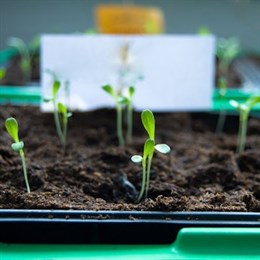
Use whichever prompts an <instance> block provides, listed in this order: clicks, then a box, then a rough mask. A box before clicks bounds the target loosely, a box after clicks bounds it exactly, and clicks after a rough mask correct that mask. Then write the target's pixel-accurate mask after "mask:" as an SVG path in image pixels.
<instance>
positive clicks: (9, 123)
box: [5, 117, 30, 193]
mask: <svg viewBox="0 0 260 260" xmlns="http://www.w3.org/2000/svg"><path fill="white" fill-rule="evenodd" d="M5 128H6V130H7V132H8V133H9V135H10V136H11V137H12V138H13V140H14V143H13V144H12V145H11V147H12V149H13V151H15V152H18V153H19V155H20V157H21V160H22V168H23V175H24V180H25V184H26V189H27V192H28V193H30V186H29V181H28V176H27V170H26V164H25V155H24V151H23V148H24V143H23V142H22V141H20V140H19V135H18V131H19V128H18V123H17V121H16V119H15V118H13V117H10V118H8V119H6V120H5Z"/></svg>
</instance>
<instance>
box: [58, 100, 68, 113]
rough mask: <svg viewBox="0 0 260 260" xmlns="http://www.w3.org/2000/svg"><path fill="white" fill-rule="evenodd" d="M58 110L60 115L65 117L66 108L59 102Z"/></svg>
mask: <svg viewBox="0 0 260 260" xmlns="http://www.w3.org/2000/svg"><path fill="white" fill-rule="evenodd" d="M58 110H59V112H60V113H62V114H64V115H67V112H68V110H67V107H66V106H65V105H64V104H62V103H60V102H59V103H58Z"/></svg>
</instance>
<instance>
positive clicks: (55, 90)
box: [52, 80, 60, 97]
mask: <svg viewBox="0 0 260 260" xmlns="http://www.w3.org/2000/svg"><path fill="white" fill-rule="evenodd" d="M59 89H60V81H59V80H54V82H53V85H52V96H53V97H56V95H57V93H58V91H59Z"/></svg>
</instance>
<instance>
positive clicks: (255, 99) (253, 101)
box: [246, 96, 260, 110]
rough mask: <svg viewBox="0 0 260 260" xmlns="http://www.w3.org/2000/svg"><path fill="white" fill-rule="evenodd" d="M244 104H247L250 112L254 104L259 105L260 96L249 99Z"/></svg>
mask: <svg viewBox="0 0 260 260" xmlns="http://www.w3.org/2000/svg"><path fill="white" fill-rule="evenodd" d="M246 103H247V104H248V107H249V109H250V110H251V109H252V108H253V107H254V106H255V105H256V104H258V103H260V96H253V97H251V98H249V99H248V100H247V101H246Z"/></svg>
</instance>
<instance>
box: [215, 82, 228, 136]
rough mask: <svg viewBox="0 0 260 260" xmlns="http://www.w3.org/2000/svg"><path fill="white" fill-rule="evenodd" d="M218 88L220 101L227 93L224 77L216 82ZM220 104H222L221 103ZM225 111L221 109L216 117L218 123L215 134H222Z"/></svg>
mask: <svg viewBox="0 0 260 260" xmlns="http://www.w3.org/2000/svg"><path fill="white" fill-rule="evenodd" d="M218 88H219V96H220V99H221V101H223V100H224V99H225V96H226V92H227V81H226V79H225V77H220V78H219V80H218ZM221 104H222V102H221ZM226 114H227V112H226V110H225V109H223V108H221V109H220V112H219V116H218V122H217V127H216V133H217V134H221V133H222V132H223V128H224V124H225V120H226Z"/></svg>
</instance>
